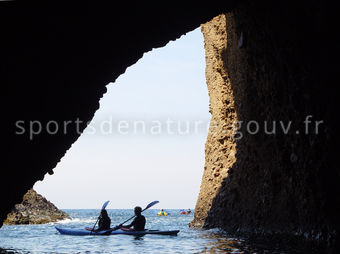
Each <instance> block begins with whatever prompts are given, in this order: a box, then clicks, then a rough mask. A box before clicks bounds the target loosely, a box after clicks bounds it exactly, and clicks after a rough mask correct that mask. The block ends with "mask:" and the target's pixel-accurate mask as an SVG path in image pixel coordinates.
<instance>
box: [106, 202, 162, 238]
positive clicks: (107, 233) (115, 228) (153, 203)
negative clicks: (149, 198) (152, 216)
mask: <svg viewBox="0 0 340 254" xmlns="http://www.w3.org/2000/svg"><path fill="white" fill-rule="evenodd" d="M158 203H159V201H157V200H156V201H153V202H151V203H150V204H148V205H147V206H146V207H145V208H144V209H143V210H142V212H144V211H145V210H146V209H149V208H150V207H152V206H154V205H155V204H158ZM135 217H136V215H134V216H132V217H131V218H129V219H127V220H126V221H124V222H123V223H121V224H119V225H122V224H125V223H126V222H128V221H129V220H131V219H133V218H135ZM117 227H118V226H116V227H114V228H112V229H109V230H107V231H105V232H104V233H102V235H109V234H110V233H111V232H112V231H114V230H117V229H118V228H117Z"/></svg>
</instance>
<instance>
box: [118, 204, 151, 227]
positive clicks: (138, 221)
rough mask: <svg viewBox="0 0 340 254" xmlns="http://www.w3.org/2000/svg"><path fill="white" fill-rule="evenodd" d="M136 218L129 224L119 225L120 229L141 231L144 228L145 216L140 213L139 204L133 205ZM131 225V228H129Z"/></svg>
mask: <svg viewBox="0 0 340 254" xmlns="http://www.w3.org/2000/svg"><path fill="white" fill-rule="evenodd" d="M135 215H136V218H135V219H134V220H133V222H132V223H131V224H130V225H126V226H124V225H119V226H120V227H121V229H122V230H133V231H143V230H144V229H145V223H146V220H145V217H144V216H143V215H142V208H141V207H139V206H136V207H135ZM131 227H133V229H131Z"/></svg>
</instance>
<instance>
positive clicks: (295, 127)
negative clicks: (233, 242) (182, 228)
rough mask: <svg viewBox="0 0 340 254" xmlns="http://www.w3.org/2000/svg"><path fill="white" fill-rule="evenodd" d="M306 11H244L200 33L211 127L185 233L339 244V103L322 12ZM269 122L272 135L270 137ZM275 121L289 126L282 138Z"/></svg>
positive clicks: (249, 6)
mask: <svg viewBox="0 0 340 254" xmlns="http://www.w3.org/2000/svg"><path fill="white" fill-rule="evenodd" d="M304 4H305V3H302V5H301V6H300V5H294V6H292V5H291V4H290V3H289V2H286V3H283V2H280V3H278V2H273V3H267V4H266V5H261V4H260V3H258V2H256V3H255V2H247V3H245V4H240V5H238V6H237V7H236V8H235V9H233V10H232V12H230V13H226V14H223V15H220V16H217V17H215V18H213V19H212V20H211V21H209V22H207V23H205V24H203V25H202V26H201V30H202V33H203V35H204V41H205V52H206V80H207V86H208V90H209V96H210V112H211V114H212V121H211V125H210V129H209V134H208V138H207V142H206V145H205V158H206V162H205V168H204V174H203V177H202V183H201V190H200V194H199V197H198V201H197V204H196V209H195V218H194V220H193V221H192V222H191V226H193V227H202V226H203V227H205V228H213V227H220V228H223V229H225V230H227V231H228V232H231V233H240V234H242V235H256V234H259V235H263V234H266V235H273V234H285V235H291V236H292V235H298V236H303V237H304V238H307V239H312V240H316V241H318V242H320V243H322V244H326V245H329V244H330V245H332V244H333V243H334V242H335V239H336V237H337V231H338V225H339V221H338V212H339V211H338V209H337V207H338V205H339V198H338V197H339V183H340V181H339V166H338V165H337V163H336V162H337V159H336V158H337V153H338V149H337V146H336V137H337V135H336V119H335V118H336V117H335V116H336V115H337V113H336V110H337V106H336V103H337V98H336V92H335V90H334V89H335V88H334V84H333V83H332V82H330V80H331V72H332V69H331V68H332V67H330V63H331V58H330V51H329V46H330V44H329V41H328V40H327V31H328V29H327V26H326V24H327V21H326V20H327V18H326V6H324V5H322V4H321V3H320V2H309V6H308V8H306V5H304ZM308 115H310V116H311V117H310V118H309V120H310V121H311V122H312V123H310V124H309V127H308V133H307V131H306V123H304V121H306V117H307V116H308ZM238 121H240V123H241V125H237V124H235V123H237V122H238ZM252 121H256V122H257V123H258V124H259V131H258V132H257V133H256V134H255V133H254V134H253V132H254V131H255V129H256V128H257V127H256V124H255V123H254V122H252ZM273 121H275V122H276V134H266V133H265V128H266V126H265V124H266V122H267V129H266V131H267V133H269V132H272V130H273V126H274V125H273ZM280 121H282V123H283V124H284V127H287V126H288V124H289V122H291V128H290V130H289V131H288V133H287V134H285V133H284V131H283V129H282V128H281V123H280ZM316 121H323V122H322V123H320V125H319V131H318V134H316V125H315V123H316ZM248 124H250V125H249V128H248V127H247V125H248ZM238 128H239V129H238ZM297 131H299V133H297ZM241 135H242V136H241Z"/></svg>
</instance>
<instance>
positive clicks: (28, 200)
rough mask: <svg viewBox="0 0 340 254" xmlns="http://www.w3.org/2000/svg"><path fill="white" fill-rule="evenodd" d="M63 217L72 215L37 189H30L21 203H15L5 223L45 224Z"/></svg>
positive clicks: (67, 217)
mask: <svg viewBox="0 0 340 254" xmlns="http://www.w3.org/2000/svg"><path fill="white" fill-rule="evenodd" d="M63 219H71V217H70V216H69V215H68V214H67V213H65V212H63V211H61V210H59V209H58V208H57V207H56V206H55V205H54V204H52V203H51V202H49V201H48V200H46V198H44V197H43V196H41V195H40V194H38V193H37V192H36V191H34V190H33V189H30V190H29V191H28V192H27V193H26V194H25V195H24V197H23V201H22V202H21V204H17V205H15V207H14V208H13V210H12V211H11V212H10V213H9V214H8V215H7V219H6V220H5V221H4V224H7V225H19V224H44V223H49V222H56V221H59V220H63Z"/></svg>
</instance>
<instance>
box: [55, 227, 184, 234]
mask: <svg viewBox="0 0 340 254" xmlns="http://www.w3.org/2000/svg"><path fill="white" fill-rule="evenodd" d="M55 228H56V229H57V231H58V232H59V233H60V234H62V235H78V236H81V235H103V234H104V233H106V232H107V230H103V231H98V232H95V231H92V232H91V231H89V230H86V229H73V228H60V227H55ZM178 232H179V230H148V229H147V230H144V231H124V230H121V229H117V230H114V231H112V232H111V233H110V235H138V236H141V235H177V234H178Z"/></svg>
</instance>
